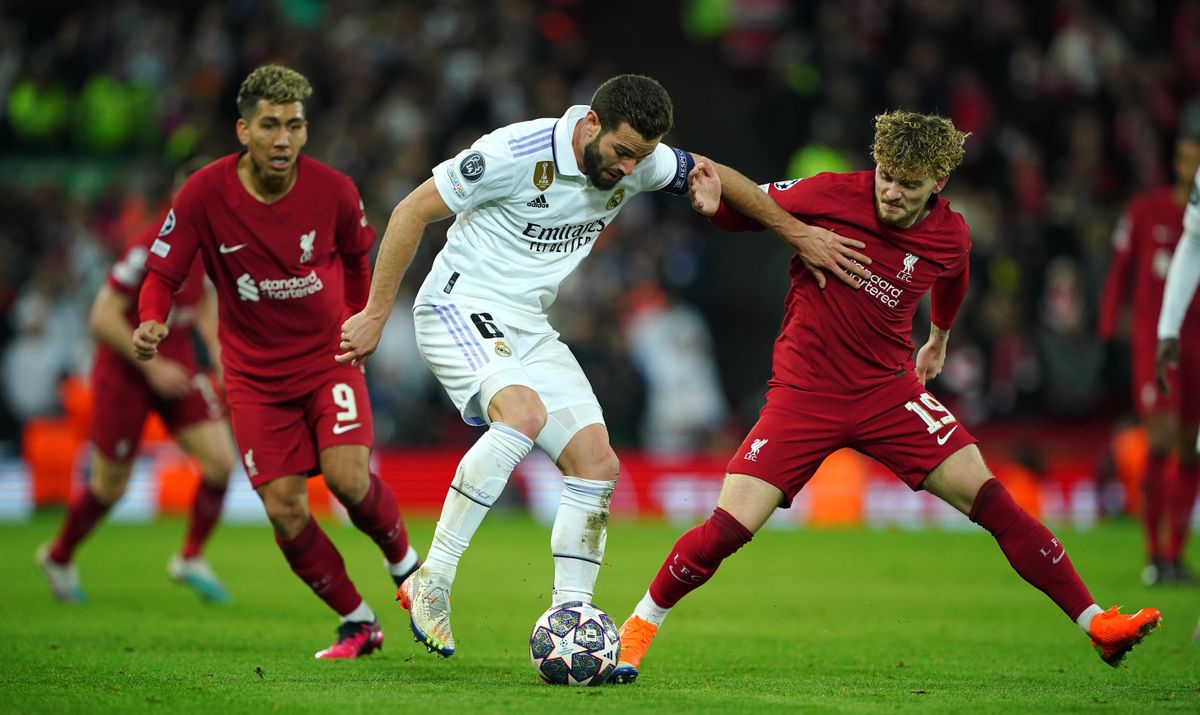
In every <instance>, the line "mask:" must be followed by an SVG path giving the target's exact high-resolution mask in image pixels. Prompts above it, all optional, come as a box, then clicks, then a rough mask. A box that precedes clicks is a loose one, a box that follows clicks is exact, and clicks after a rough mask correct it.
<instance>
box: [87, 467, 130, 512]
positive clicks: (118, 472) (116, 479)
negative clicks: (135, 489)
mask: <svg viewBox="0 0 1200 715" xmlns="http://www.w3.org/2000/svg"><path fill="white" fill-rule="evenodd" d="M130 471H131V469H130V468H128V467H125V466H123V465H118V464H98V465H96V466H95V467H94V469H93V471H92V479H91V482H90V485H89V486H90V488H91V490H92V493H94V494H95V495H96V496H97V497H99V498H100V500H101V501H103V502H104V503H106V504H115V503H116V502H118V501H120V499H121V497H123V496H125V490H126V488H128V486H129V475H130Z"/></svg>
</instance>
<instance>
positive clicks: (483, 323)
mask: <svg viewBox="0 0 1200 715" xmlns="http://www.w3.org/2000/svg"><path fill="white" fill-rule="evenodd" d="M471 322H472V323H474V324H475V327H476V328H477V329H478V330H479V334H480V335H482V336H483V339H484V340H491V339H493V338H503V337H504V333H502V332H500V329H499V328H497V327H496V324H495V323H493V322H492V314H491V313H471Z"/></svg>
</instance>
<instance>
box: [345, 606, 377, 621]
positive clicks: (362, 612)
mask: <svg viewBox="0 0 1200 715" xmlns="http://www.w3.org/2000/svg"><path fill="white" fill-rule="evenodd" d="M351 621H353V622H354V623H373V622H374V621H375V611H372V610H371V607H370V606H368V605H367V602H366V601H360V602H359V604H358V608H355V609H354V610H353V611H350V612H349V613H347V614H346V615H344V616H342V623H350V622H351Z"/></svg>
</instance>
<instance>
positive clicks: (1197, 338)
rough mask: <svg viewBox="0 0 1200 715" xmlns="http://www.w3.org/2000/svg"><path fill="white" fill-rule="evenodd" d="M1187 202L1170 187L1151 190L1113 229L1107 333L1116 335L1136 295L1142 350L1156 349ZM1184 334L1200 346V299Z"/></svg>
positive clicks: (1135, 343)
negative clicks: (1124, 308) (1122, 313)
mask: <svg viewBox="0 0 1200 715" xmlns="http://www.w3.org/2000/svg"><path fill="white" fill-rule="evenodd" d="M1183 208H1184V207H1183V206H1182V205H1180V204H1178V203H1176V201H1175V197H1174V192H1173V191H1172V190H1171V189H1170V188H1169V187H1168V188H1161V189H1155V190H1152V191H1147V192H1145V193H1142V194H1139V195H1137V196H1135V197H1134V198H1133V200H1131V201H1130V202H1129V206H1128V207H1127V208H1126V209H1125V213H1124V214H1122V216H1121V221H1120V222H1119V223H1118V224H1117V228H1116V231H1115V232H1114V233H1113V259H1112V265H1111V266H1110V267H1109V271H1108V279H1107V280H1106V281H1105V284H1104V296H1103V298H1102V300H1101V303H1100V336H1101V337H1102V338H1105V339H1108V338H1111V337H1112V335H1113V332H1114V331H1115V329H1116V322H1117V315H1118V313H1120V311H1121V306H1122V305H1123V304H1124V303H1125V301H1127V300H1128V299H1129V298H1130V296H1132V298H1133V326H1132V328H1131V330H1130V336H1129V337H1130V342H1131V344H1132V345H1131V347H1132V349H1133V350H1134V351H1135V352H1137V353H1139V354H1144V355H1151V356H1152V355H1154V352H1155V350H1156V347H1157V344H1158V314H1159V312H1160V311H1161V310H1162V301H1163V287H1164V286H1165V285H1166V282H1167V267H1168V266H1170V265H1171V256H1172V255H1173V254H1174V253H1175V246H1176V244H1178V243H1179V237H1180V235H1182V233H1183ZM1179 337H1180V339H1181V340H1182V341H1185V342H1187V343H1188V345H1195V346H1196V349H1200V301H1193V302H1192V305H1191V308H1189V309H1188V312H1187V317H1185V318H1184V321H1183V328H1182V330H1181V331H1180V333H1179Z"/></svg>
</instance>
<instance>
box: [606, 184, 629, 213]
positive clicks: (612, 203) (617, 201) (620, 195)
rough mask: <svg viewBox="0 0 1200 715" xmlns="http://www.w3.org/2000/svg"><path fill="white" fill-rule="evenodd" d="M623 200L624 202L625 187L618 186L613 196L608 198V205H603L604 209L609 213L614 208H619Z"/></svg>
mask: <svg viewBox="0 0 1200 715" xmlns="http://www.w3.org/2000/svg"><path fill="white" fill-rule="evenodd" d="M624 200H625V187H623V186H618V187H617V190H616V191H614V192H613V195H612V196H610V197H609V199H608V203H607V204H605V205H604V208H606V209H608V210H609V211H612V210H613V209H615V208H616V207H618V206H620V205H621V202H622V201H624Z"/></svg>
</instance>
